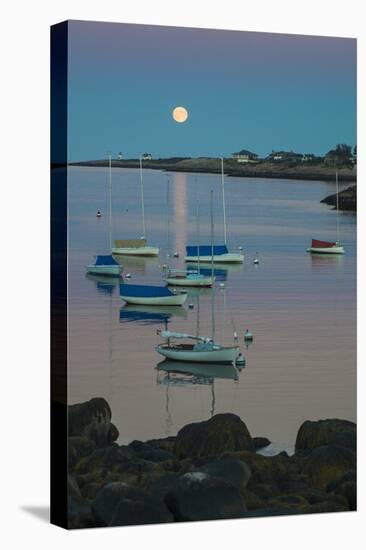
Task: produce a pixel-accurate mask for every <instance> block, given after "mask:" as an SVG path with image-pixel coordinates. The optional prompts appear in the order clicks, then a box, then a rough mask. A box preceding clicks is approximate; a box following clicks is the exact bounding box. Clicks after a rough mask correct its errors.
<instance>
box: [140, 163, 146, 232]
mask: <svg viewBox="0 0 366 550" xmlns="http://www.w3.org/2000/svg"><path fill="white" fill-rule="evenodd" d="M140 188H141V212H142V238H143V239H146V228H145V201H144V181H143V178H142V155H140Z"/></svg>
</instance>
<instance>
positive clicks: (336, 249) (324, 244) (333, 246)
mask: <svg viewBox="0 0 366 550" xmlns="http://www.w3.org/2000/svg"><path fill="white" fill-rule="evenodd" d="M335 183H336V224H337V240H336V242H329V241H320V240H318V239H312V241H311V247H310V248H308V249H307V251H306V252H311V253H312V254H344V247H343V246H342V245H341V244H340V238H339V189H338V172H336V174H335Z"/></svg>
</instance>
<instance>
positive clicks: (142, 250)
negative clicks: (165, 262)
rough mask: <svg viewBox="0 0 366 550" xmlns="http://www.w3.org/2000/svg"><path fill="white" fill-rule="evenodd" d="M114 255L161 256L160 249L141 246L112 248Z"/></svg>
mask: <svg viewBox="0 0 366 550" xmlns="http://www.w3.org/2000/svg"><path fill="white" fill-rule="evenodd" d="M112 254H120V255H125V256H159V248H157V247H156V246H141V247H137V248H112Z"/></svg>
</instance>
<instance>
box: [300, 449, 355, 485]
mask: <svg viewBox="0 0 366 550" xmlns="http://www.w3.org/2000/svg"><path fill="white" fill-rule="evenodd" d="M354 467H355V454H354V453H353V452H352V451H350V450H349V449H346V448H344V447H336V446H331V445H326V446H323V447H318V448H316V449H315V450H314V451H312V453H311V454H310V455H309V456H308V457H307V458H306V459H305V460H304V461H303V465H302V470H301V472H302V473H303V474H304V475H306V477H307V479H308V481H309V484H310V485H312V486H314V487H316V488H318V489H322V490H325V489H326V488H327V486H328V485H329V484H330V483H331V482H333V481H335V480H337V479H338V478H340V477H341V476H342V475H344V474H345V473H346V472H347V471H348V470H350V469H352V468H354Z"/></svg>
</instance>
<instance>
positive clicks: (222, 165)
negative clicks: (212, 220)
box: [221, 157, 227, 245]
mask: <svg viewBox="0 0 366 550" xmlns="http://www.w3.org/2000/svg"><path fill="white" fill-rule="evenodd" d="M221 189H222V209H223V215H224V244H225V245H226V244H227V238H226V233H227V228H226V203H225V177H224V158H223V157H221Z"/></svg>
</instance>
